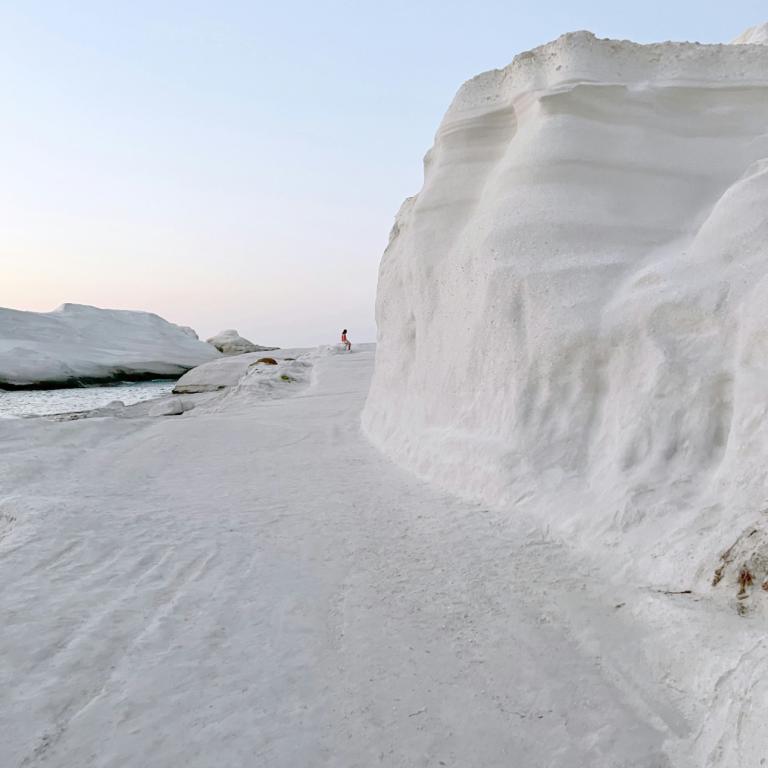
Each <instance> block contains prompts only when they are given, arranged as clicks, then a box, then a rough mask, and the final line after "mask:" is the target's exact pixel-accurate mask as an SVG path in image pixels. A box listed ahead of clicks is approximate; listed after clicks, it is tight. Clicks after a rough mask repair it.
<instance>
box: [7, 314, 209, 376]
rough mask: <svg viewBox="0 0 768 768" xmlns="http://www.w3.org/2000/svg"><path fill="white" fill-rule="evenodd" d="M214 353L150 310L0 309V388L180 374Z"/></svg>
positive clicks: (193, 337) (190, 331)
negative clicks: (25, 310)
mask: <svg viewBox="0 0 768 768" xmlns="http://www.w3.org/2000/svg"><path fill="white" fill-rule="evenodd" d="M218 356H219V352H218V351H217V350H216V349H215V348H214V347H212V346H211V345H209V344H206V343H204V342H202V341H200V340H199V339H198V338H197V335H196V334H195V332H194V331H193V330H192V329H191V328H184V327H181V326H178V325H174V324H173V323H169V322H168V321H167V320H163V318H161V317H159V316H158V315H154V314H151V313H149V312H131V311H126V310H118V309H99V308H97V307H89V306H85V305H82V304H63V305H62V306H61V307H59V308H58V309H57V310H55V311H53V312H21V311H19V310H14V309H2V308H0V387H2V386H3V385H6V386H8V385H10V386H32V385H36V384H43V385H49V384H56V383H61V384H67V383H74V382H76V381H78V380H81V379H90V380H102V379H103V380H108V379H112V378H121V377H135V376H143V375H153V374H154V375H159V376H173V375H181V374H182V373H184V372H185V371H187V370H189V369H190V368H193V367H194V366H196V365H200V364H201V363H205V362H207V361H209V360H212V359H214V358H216V357H218Z"/></svg>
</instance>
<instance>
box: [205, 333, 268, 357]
mask: <svg viewBox="0 0 768 768" xmlns="http://www.w3.org/2000/svg"><path fill="white" fill-rule="evenodd" d="M208 344H213V346H214V347H216V349H218V350H219V352H222V353H223V354H225V355H243V354H246V353H247V352H267V351H269V350H272V349H277V347H262V346H260V345H259V344H254V343H253V342H252V341H248V339H245V338H243V337H242V336H241V335H240V334H239V333H238V332H237V331H236V330H235V329H234V328H230V329H228V330H226V331H219V333H217V334H216V335H215V336H213V337H211V338H210V339H208Z"/></svg>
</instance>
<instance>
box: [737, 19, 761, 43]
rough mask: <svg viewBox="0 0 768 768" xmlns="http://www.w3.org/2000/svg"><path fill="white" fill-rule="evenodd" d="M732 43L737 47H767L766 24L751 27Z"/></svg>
mask: <svg viewBox="0 0 768 768" xmlns="http://www.w3.org/2000/svg"><path fill="white" fill-rule="evenodd" d="M733 42H734V43H735V44H737V45H768V23H766V24H758V25H757V26H756V27H751V28H750V29H748V30H747V31H746V32H744V33H743V34H741V35H739V36H738V37H737V38H736V39H735V40H734V41H733Z"/></svg>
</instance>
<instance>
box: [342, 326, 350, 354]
mask: <svg viewBox="0 0 768 768" xmlns="http://www.w3.org/2000/svg"><path fill="white" fill-rule="evenodd" d="M341 343H342V344H343V345H344V346H345V347H346V348H347V352H349V351H351V349H352V342H351V341H350V340H349V339H348V338H347V329H346V328H345V329H344V330H343V331H342V332H341Z"/></svg>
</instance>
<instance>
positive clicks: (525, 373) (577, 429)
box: [363, 26, 768, 765]
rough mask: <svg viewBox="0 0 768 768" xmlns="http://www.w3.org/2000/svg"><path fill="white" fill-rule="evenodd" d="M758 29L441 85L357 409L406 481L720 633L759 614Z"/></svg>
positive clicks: (532, 60)
mask: <svg viewBox="0 0 768 768" xmlns="http://www.w3.org/2000/svg"><path fill="white" fill-rule="evenodd" d="M765 32H766V27H765V26H763V27H756V28H754V29H752V30H750V31H749V32H748V33H746V34H745V35H743V36H742V37H741V38H739V39H737V41H734V42H739V43H743V44H739V45H736V44H731V45H699V44H687V43H686V44H675V43H664V44H658V45H636V44H634V43H631V42H626V41H621V42H620V41H615V40H599V39H597V38H595V36H594V35H592V34H590V33H587V32H577V33H574V34H568V35H565V36H563V37H561V38H560V39H558V40H557V41H555V42H552V43H550V44H548V45H544V46H542V47H540V48H537V49H535V50H533V51H530V52H527V53H523V54H521V55H519V56H517V57H516V58H515V59H514V61H513V62H512V63H511V64H510V65H509V66H507V67H505V68H504V69H499V70H494V71H491V72H486V73H484V74H481V75H479V76H478V77H475V78H474V79H472V80H471V81H469V82H468V83H466V84H465V85H464V86H463V87H462V88H461V89H460V90H459V92H458V94H457V95H456V97H455V99H454V101H453V103H452V104H451V106H450V109H449V110H448V112H447V114H446V116H445V118H444V119H443V121H442V124H441V125H440V128H439V130H438V132H437V135H436V138H435V143H434V146H433V148H432V149H431V150H430V151H429V152H428V154H427V156H426V158H425V162H424V166H425V171H424V185H423V188H422V190H421V191H420V192H419V194H418V195H416V196H415V197H413V198H410V199H408V200H406V202H405V203H404V204H403V206H402V208H401V210H400V212H399V213H398V215H397V219H396V223H395V226H394V228H393V231H392V234H391V238H390V243H389V246H388V247H387V249H386V252H385V254H384V256H383V258H382V262H381V267H380V273H379V286H378V297H377V305H376V314H377V322H378V346H377V351H376V367H375V373H374V377H373V382H372V386H371V390H370V394H369V397H368V401H367V404H366V408H365V410H364V414H363V426H364V429H365V431H366V433H367V434H368V435H369V437H370V438H371V440H372V441H373V442H374V443H375V444H376V445H377V446H379V447H380V448H381V449H382V450H383V451H384V452H385V453H386V454H388V455H389V456H391V457H392V458H394V459H395V460H396V461H398V462H399V463H401V464H402V465H404V466H407V467H408V468H409V469H411V470H413V471H415V472H417V473H418V474H419V475H421V476H422V477H424V478H425V479H427V480H430V481H432V482H434V483H437V484H438V485H440V486H442V487H443V488H446V489H449V490H451V491H453V492H456V493H458V494H461V495H463V496H465V497H468V498H472V499H476V500H478V501H481V502H483V503H486V504H492V505H496V506H500V507H507V508H508V509H509V511H510V514H515V513H516V512H519V513H520V514H531V515H532V516H534V517H535V518H536V519H538V520H540V521H541V522H542V524H544V525H546V526H547V527H548V528H549V530H551V531H552V532H553V535H557V536H561V537H563V538H565V539H567V540H568V541H569V542H571V543H573V544H574V545H576V546H580V547H581V548H582V549H583V551H585V552H589V553H591V555H592V556H593V557H594V558H595V559H596V560H598V561H599V562H601V563H602V565H603V566H604V567H605V568H606V570H607V571H610V572H611V573H612V574H614V575H616V576H617V577H618V578H620V579H621V578H623V579H625V580H627V581H630V580H631V581H633V582H634V583H640V584H648V585H649V586H654V585H656V586H659V587H668V586H669V585H682V586H684V587H686V588H693V589H695V590H697V591H700V592H701V593H702V594H704V595H706V596H707V599H708V600H711V601H713V603H714V604H716V605H717V604H720V605H721V607H722V610H731V609H732V608H734V607H737V608H738V610H739V612H741V613H745V612H751V611H752V610H757V611H764V610H765V608H766V606H765V603H766V602H768V594H766V592H765V591H761V590H760V585H762V584H765V589H768V532H767V531H768V529H767V527H766V524H768V517H767V515H766V510H767V508H768V499H767V498H766V497H767V491H766V487H767V483H768V47H766V46H765V45H760V44H756V43H761V42H765V39H766V38H765ZM745 569H746V570H747V571H748V572H749V574H750V579H751V583H750V584H747V585H746V586H745V585H744V584H741V583H740V580H741V581H743V580H744V579H745V577H744V575H743V573H744V570H745ZM737 594H739V600H738V601H737V600H736V596H737ZM734 615H735V614H734ZM767 658H768V656H766V655H764V656H761V657H760V659H761V660H760V661H759V663H758V661H757V660H756V659H753V660H752V661H753V662H754V664H753V667H754V669H759V668H763V667H766V659H767ZM725 669H727V664H726V663H724V666H723V667H722V668H721V672H722V673H723V674H725V672H724V671H723V670H725ZM749 674H752V672H750V673H749ZM696 679H697V678H696V677H695V676H692V677H691V681H695V680H696ZM698 679H699V680H702V681H703V680H705V679H706V676H701V677H700V678H698ZM691 684H692V685H693V684H694V682H691ZM701 684H702V685H704V683H701ZM759 690H760V696H761V697H762V700H763V701H764V703H765V704H766V705H768V687H766V686H765V685H763V686H762V688H760V689H759ZM720 695H721V699H722V701H723V702H725V701H726V699H727V697H728V696H729V695H733V694H732V692H730V693H729V692H724V691H721V692H720ZM742 703H743V702H742ZM717 706H720V705H716V704H712V705H711V708H710V709H711V710H712V711H714V710H715V709H716V708H717ZM744 706H746V705H744ZM729 707H731V705H730V704H727V703H721V709H722V711H723V712H724V713H725V714H723V715H722V718H723V721H722V723H721V725H722V724H723V723H729V722H731V720H733V719H734V718H737V717H738V718H741V719H740V720H739V722H740V725H739V727H740V728H742V726H743V732H741V731H740V736H739V738H740V739H741V742H740V743H741V746H740V747H739V748H740V749H741V748H746V747H744V745H747V746H749V745H753V744H754V743H755V742H754V740H750V738H751V736H754V735H755V734H757V733H758V732H759V731H760V729H761V728H762V725H761V724H760V721H759V718H757V717H756V716H755V717H754V718H752V719H751V720H750V718H749V717H746V719H745V717H744V713H743V712H741V710H739V709H738V708H735V709H733V710H732V709H729ZM739 712H741V714H738V713H739ZM729 718H730V720H729ZM723 727H728V726H727V725H723ZM750 729H751V730H750ZM717 733H719V731H718V730H717V728H715V729H714V730H713V731H712V734H713V735H710V736H707V737H704V736H702V739H703V740H704V741H707V739H710V741H709V742H707V747H706V749H705V751H704V752H703V753H702V754H706V755H708V756H709V757H708V758H707V759H713V760H714V758H712V757H711V756H712V755H713V754H715V752H716V751H717V747H713V744H715V743H716V742H717V739H718V738H719V736H717ZM750 734H751V736H750ZM758 744H759V745H762V746H765V744H764V742H762V741H760V742H759V743H758ZM762 746H759V748H762ZM702 749H704V747H702ZM707 750H710V751H707ZM730 759H731V758H729V757H728V755H725V757H723V762H722V763H716V761H715V762H713V763H712V764H718V765H719V764H723V765H729V764H732V763H731V762H729V761H730ZM734 759H735V758H734ZM702 764H703V763H702ZM708 764H709V763H708Z"/></svg>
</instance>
